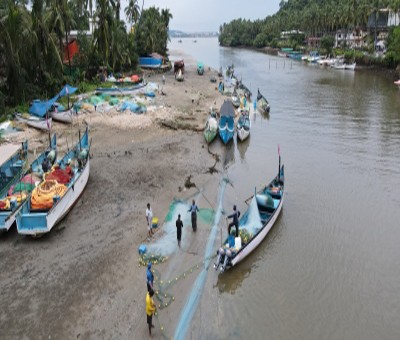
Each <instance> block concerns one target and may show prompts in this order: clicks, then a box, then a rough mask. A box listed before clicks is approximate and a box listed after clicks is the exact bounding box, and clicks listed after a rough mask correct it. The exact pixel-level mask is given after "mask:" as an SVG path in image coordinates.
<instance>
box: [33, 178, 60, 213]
mask: <svg viewBox="0 0 400 340" xmlns="http://www.w3.org/2000/svg"><path fill="white" fill-rule="evenodd" d="M66 191H67V187H66V186H65V185H64V184H58V183H57V181H55V180H45V181H44V182H42V183H40V184H39V185H38V186H37V187H36V188H35V189H34V190H33V191H32V197H31V208H32V209H33V210H36V209H51V208H52V207H53V203H54V202H53V197H54V196H59V197H62V196H63V195H64V193H65V192H66Z"/></svg>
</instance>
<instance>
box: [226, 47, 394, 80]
mask: <svg viewBox="0 0 400 340" xmlns="http://www.w3.org/2000/svg"><path fill="white" fill-rule="evenodd" d="M221 46H223V45H221ZM224 47H227V48H238V49H243V50H250V51H255V52H260V53H263V54H267V55H271V56H275V57H278V51H280V49H279V48H274V47H268V46H266V47H261V48H258V47H251V46H235V47H231V46H224ZM282 59H284V58H282ZM288 59H290V58H288ZM299 62H301V61H299ZM356 70H357V71H364V70H365V71H368V72H375V73H378V74H381V75H383V76H384V77H385V78H387V79H390V80H393V79H394V80H397V79H399V78H400V64H399V65H398V66H397V67H396V68H394V69H391V68H386V67H382V66H379V65H360V64H357V66H356Z"/></svg>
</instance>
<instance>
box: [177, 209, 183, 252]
mask: <svg viewBox="0 0 400 340" xmlns="http://www.w3.org/2000/svg"><path fill="white" fill-rule="evenodd" d="M182 228H183V223H182V220H181V214H178V219H177V220H176V237H177V239H178V247H179V248H180V247H181V238H182Z"/></svg>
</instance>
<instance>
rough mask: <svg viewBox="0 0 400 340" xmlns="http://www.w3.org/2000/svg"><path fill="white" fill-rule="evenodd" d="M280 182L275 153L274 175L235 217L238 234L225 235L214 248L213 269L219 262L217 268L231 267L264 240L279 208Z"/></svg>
mask: <svg viewBox="0 0 400 340" xmlns="http://www.w3.org/2000/svg"><path fill="white" fill-rule="evenodd" d="M284 185H285V173H284V167H283V165H282V166H281V161H280V157H279V170H278V174H277V175H276V177H275V178H274V179H273V180H272V181H271V182H270V183H269V184H268V185H266V186H265V187H264V188H263V189H261V190H260V191H258V192H256V193H255V194H254V195H253V196H251V197H250V198H249V199H248V200H250V199H251V203H250V204H249V207H248V209H247V210H246V211H245V213H244V214H243V216H241V218H240V220H239V236H238V237H234V236H233V235H229V236H228V238H226V239H225V241H224V242H223V245H222V246H221V248H219V249H218V251H217V255H218V257H217V261H216V262H215V264H214V269H215V270H217V269H218V267H219V266H220V265H221V272H224V271H225V270H226V269H228V268H231V267H234V266H235V265H237V264H238V263H239V262H241V261H242V260H243V259H244V258H245V257H247V255H249V254H250V253H251V252H252V251H253V250H254V249H255V248H256V247H257V246H258V245H259V244H260V243H261V242H262V241H263V240H264V238H265V237H266V236H267V234H268V232H269V231H270V230H271V228H272V226H273V225H274V224H275V222H276V220H277V218H278V216H279V214H280V212H281V210H282V206H283V197H284ZM248 200H247V201H248ZM246 203H247V202H246Z"/></svg>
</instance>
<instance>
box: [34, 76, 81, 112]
mask: <svg viewBox="0 0 400 340" xmlns="http://www.w3.org/2000/svg"><path fill="white" fill-rule="evenodd" d="M77 89H78V88H76V87H72V86H71V85H68V84H67V85H65V86H64V87H63V88H62V89H61V91H60V92H59V93H58V94H57V95H56V96H55V97H54V98H52V99H49V100H39V99H35V100H34V101H33V103H32V105H31V107H30V108H29V113H30V114H32V115H35V116H38V117H44V116H45V115H46V112H47V111H49V110H50V108H51V106H52V105H53V104H54V103H55V102H56V101H57V100H58V98H60V97H64V96H68V95H70V94H72V93H74V92H76V90H77Z"/></svg>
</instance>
